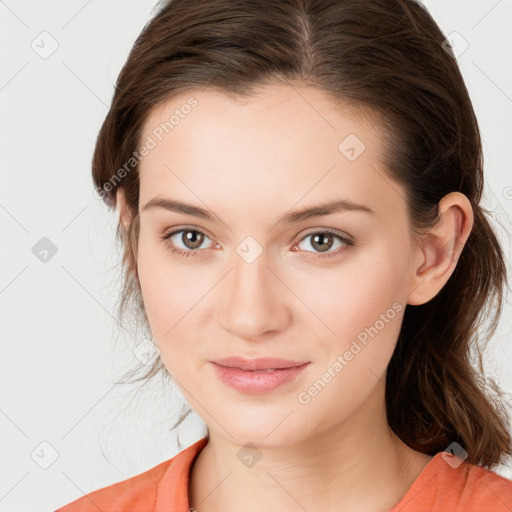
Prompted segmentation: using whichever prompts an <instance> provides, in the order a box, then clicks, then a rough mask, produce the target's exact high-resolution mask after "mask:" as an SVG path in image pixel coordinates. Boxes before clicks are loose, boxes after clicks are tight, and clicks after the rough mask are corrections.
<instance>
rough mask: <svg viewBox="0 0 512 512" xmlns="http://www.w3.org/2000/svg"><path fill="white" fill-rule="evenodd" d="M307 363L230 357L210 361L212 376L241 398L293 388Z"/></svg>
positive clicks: (308, 362)
mask: <svg viewBox="0 0 512 512" xmlns="http://www.w3.org/2000/svg"><path fill="white" fill-rule="evenodd" d="M310 363H311V361H289V360H286V359H277V358H261V359H244V358H240V357H231V358H224V359H218V360H216V361H210V364H211V365H212V366H213V369H214V371H215V374H216V376H217V377H218V378H219V379H220V380H221V381H222V382H223V383H224V384H225V385H227V386H229V387H231V388H233V389H235V390H237V391H238V392H241V393H245V394H261V393H269V392H271V391H274V390H275V389H277V388H279V387H281V386H284V385H285V384H289V385H293V382H295V386H296V385H297V383H298V380H299V379H300V378H301V376H302V375H303V372H304V370H305V368H306V367H307V366H308V365H309V364H310Z"/></svg>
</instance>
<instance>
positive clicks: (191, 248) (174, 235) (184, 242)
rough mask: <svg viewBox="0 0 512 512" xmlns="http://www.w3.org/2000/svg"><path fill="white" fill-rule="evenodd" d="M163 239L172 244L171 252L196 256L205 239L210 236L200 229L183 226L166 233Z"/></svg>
mask: <svg viewBox="0 0 512 512" xmlns="http://www.w3.org/2000/svg"><path fill="white" fill-rule="evenodd" d="M162 239H163V240H164V241H165V242H166V243H167V244H168V245H169V246H170V248H171V252H173V253H176V254H180V255H183V256H186V257H189V256H196V255H197V253H198V252H199V251H198V249H200V247H201V245H202V244H203V242H204V240H205V239H209V237H208V236H207V235H206V234H205V233H203V232H202V231H200V230H198V229H193V228H182V229H179V230H174V231H171V232H170V233H167V234H165V235H164V236H162ZM180 244H181V246H180ZM203 249H204V247H203Z"/></svg>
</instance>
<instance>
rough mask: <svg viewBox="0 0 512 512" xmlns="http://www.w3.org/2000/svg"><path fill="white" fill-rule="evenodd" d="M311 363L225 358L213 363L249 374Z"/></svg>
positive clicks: (268, 358) (279, 359)
mask: <svg viewBox="0 0 512 512" xmlns="http://www.w3.org/2000/svg"><path fill="white" fill-rule="evenodd" d="M309 362H310V361H290V360H287V359H281V358H276V357H265V358H258V359H246V358H243V357H225V358H222V359H217V360H214V361H212V363H214V364H217V365H219V366H224V367H225V368H234V369H238V370H242V371H247V372H255V373H269V372H274V371H277V370H286V369H289V368H297V367H300V366H304V365H305V364H308V363H309Z"/></svg>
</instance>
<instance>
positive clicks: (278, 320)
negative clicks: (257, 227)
mask: <svg viewBox="0 0 512 512" xmlns="http://www.w3.org/2000/svg"><path fill="white" fill-rule="evenodd" d="M275 274H277V272H276V271H275V270H273V269H272V270H271V268H270V267H269V266H268V260H267V258H266V253H265V252H263V253H262V254H261V255H260V256H259V257H258V258H257V259H256V260H255V261H253V262H251V263H248V262H247V261H245V260H244V259H243V258H241V257H240V256H239V255H238V254H236V253H235V254H234V255H233V269H232V270H231V272H229V274H228V276H226V279H225V280H223V281H224V283H222V285H221V287H220V289H219V293H220V297H219V301H220V323H221V327H223V328H224V329H226V330H227V331H229V332H230V333H232V334H233V335H235V336H237V337H238V338H240V339H244V340H254V341H257V340H259V339H262V337H263V336H264V335H268V333H270V332H278V331H281V330H284V329H286V327H287V325H288V324H289V322H290V318H291V312H290V309H289V303H288V301H287V299H286V297H287V293H286V292H287V290H286V286H285V285H284V284H283V283H282V281H281V280H280V279H279V278H278V277H277V276H276V275H275Z"/></svg>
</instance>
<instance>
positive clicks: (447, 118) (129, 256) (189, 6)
mask: <svg viewBox="0 0 512 512" xmlns="http://www.w3.org/2000/svg"><path fill="white" fill-rule="evenodd" d="M155 9H156V8H155ZM275 81H281V82H282V83H284V84H289V85H291V84H292V83H298V84H303V85H305V86H310V87H315V88H317V89H319V90H321V91H324V92H325V93H326V94H328V95H329V97H331V98H332V99H333V101H334V102H336V101H341V102H343V103H344V104H345V105H351V106H353V107H355V108H356V109H364V111H366V112H369V113H374V114H375V115H376V116H378V119H379V123H380V127H381V129H382V134H383V138H384V140H385V155H384V163H385V165H386V170H387V172H388V173H389V176H390V177H391V178H392V179H393V180H395V181H396V182H397V183H400V184H401V185H403V187H404V190H405V191H406V197H405V199H406V204H407V214H408V217H409V222H410V225H411V227H412V229H413V230H415V231H417V232H421V230H423V229H428V228H429V227H432V226H433V225H434V224H435V223H436V221H437V219H438V214H439V211H438V203H439V201H440V200H441V199H442V198H443V196H445V195H446V194H448V193H450V192H453V191H458V192H461V193H463V194H464V195H465V196H466V197H467V198H468V199H469V201H470V203H471V206H472V208H473V213H474V224H473V229H472V231H471V233H470V235H469V238H468V239H467V241H466V244H465V245H464V247H463V250H462V252H461V254H460V257H459V260H458V263H457V266H456V268H455V270H454V271H453V273H452V275H451V276H450V278H449V280H448V281H447V283H446V284H445V286H444V287H443V288H442V289H441V290H440V291H439V293H438V294H437V295H436V296H435V297H434V298H432V299H431V300H430V301H428V302H427V303H425V304H422V305H415V306H411V305H407V306H406V309H405V312H404V317H403V321H402V326H401V331H400V333H399V337H398V340H397V345H396V348H395V350H394V352H393V355H392V357H391V360H390V362H389V366H388V368H387V374H386V392H385V399H386V410H387V418H388V423H389V425H390V428H392V430H393V431H394V432H395V434H396V435H397V436H398V437H399V438H400V439H401V440H402V441H403V442H404V443H406V444H407V445H408V446H410V447H412V448H414V449H415V450H418V451H420V452H423V453H425V454H429V455H435V454H436V453H437V452H439V451H445V450H446V448H447V447H448V446H449V445H450V444H451V443H453V442H457V443H459V444H460V445H461V446H462V447H463V448H464V449H465V450H466V451H467V453H468V456H467V461H468V462H470V463H474V464H479V465H484V466H486V467H491V466H494V465H496V464H499V463H501V462H502V459H503V457H505V456H507V457H508V456H509V455H511V453H512V452H511V438H510V434H509V431H508V422H509V417H508V412H507V410H506V408H505V407H504V406H503V403H502V400H501V394H500V389H499V387H498V386H497V385H496V383H495V382H494V380H492V379H490V378H487V379H486V378H485V377H484V370H483V362H482V354H483V349H484V348H485V347H486V346H487V342H488V341H489V340H490V338H491V337H492V335H493V334H494V332H495V330H496V327H497V325H498V320H499V317H500V314H501V309H502V305H503V292H504V288H505V286H506V285H507V274H506V266H505V263H504V256H503V251H502V248H501V246H500V243H499V241H498V239H497V236H496V234H495V232H494V231H493V228H492V227H491V224H490V221H489V220H488V216H489V215H490V212H489V211H488V210H486V209H484V208H483V207H482V206H481V205H479V202H480V199H481V196H482V189H483V185H484V178H483V155H482V143H481V137H480V132H479V128H478V123H477V119H476V116H475V113H474V110H473V106H472V103H471V100H470V97H469V93H468V91H467V89H466V86H465V84H464V81H463V78H462V75H461V73H460V70H459V67H458V65H457V61H456V59H455V56H454V54H453V51H452V50H451V48H450V47H449V46H447V45H446V43H445V36H444V35H443V33H442V31H441V29H440V28H439V27H438V25H437V24H436V22H435V21H434V20H433V19H432V17H431V15H430V14H429V12H428V11H427V10H426V8H425V7H424V6H423V5H421V4H420V3H418V2H416V1H413V0H273V1H272V2H269V1H266V0H208V1H204V0H172V1H167V2H162V3H161V4H159V5H158V9H157V12H156V14H155V15H154V16H153V18H152V19H151V20H150V21H149V22H148V23H147V24H146V25H145V27H144V28H143V30H142V32H141V33H140V35H139V37H138V38H137V40H136V41H135V43H134V46H133V48H132V49H131V51H130V54H129V56H128V59H127V61H126V63H125V64H124V66H123V68H122V70H121V72H120V74H119V77H118V79H117V83H116V87H115V91H114V95H113V99H112V104H111V107H110V110H109V112H108V114H107V116H106V118H105V120H104V122H103V125H102V127H101V130H100V132H99V134H98V138H97V142H96V147H95V151H94V156H93V161H92V174H93V180H94V185H95V188H96V190H97V192H98V193H99V194H100V195H101V197H102V199H103V200H104V201H105V203H106V204H107V206H108V207H109V208H115V207H116V191H117V189H118V188H120V187H122V188H123V191H124V193H125V197H126V205H127V208H128V211H129V213H130V216H131V223H130V226H129V229H128V230H126V231H125V230H124V229H123V227H122V225H121V223H119V224H118V225H117V232H116V241H120V242H121V244H122V248H123V251H124V252H123V257H122V269H123V289H122V293H121V295H120V300H119V303H118V310H117V318H118V319H119V322H120V324H123V322H125V321H126V316H127V315H129V316H130V320H132V321H133V320H134V319H135V321H136V322H137V325H143V326H145V328H148V319H147V316H146V313H145V310H144V303H143V300H142V297H141V290H140V283H139V280H138V274H137V263H136V261H137V241H138V234H139V217H138V201H139V173H138V162H137V159H135V163H133V162H134V154H135V153H134V151H135V150H136V149H137V148H138V147H139V146H140V145H141V143H142V140H141V133H142V129H143V127H144V123H145V121H146V120H147V118H148V116H149V114H150V113H151V112H152V111H153V109H154V108H155V107H156V106H159V105H161V104H163V103H164V102H166V101H168V100H169V99H171V98H173V97H176V96H177V95H179V94H184V93H189V94H191V92H193V91H194V90H198V89H204V88H206V87H210V88H214V89H217V90H219V91H222V92H223V93H225V94H227V95H230V94H231V95H238V96H250V95H251V94H254V91H255V90H256V89H257V88H258V87H259V86H264V85H266V84H270V83H272V82H275ZM127 162H130V168H129V169H127V167H126V164H127ZM122 169H124V170H125V172H124V173H123V172H121V171H122ZM119 176H120V177H122V180H121V179H119ZM491 312H493V314H491ZM486 319H490V323H489V326H488V328H487V329H486V330H485V331H484V332H479V330H480V328H481V327H482V326H483V325H484V320H486ZM473 356H476V359H477V363H478V364H477V366H478V369H477V368H476V365H475V363H474V362H472V357H473ZM146 369H147V367H146ZM162 370H163V371H164V373H165V366H164V365H163V362H162V360H161V359H160V357H159V356H158V355H157V356H156V358H155V360H154V361H153V363H152V365H151V366H150V367H149V369H147V371H146V373H145V374H144V375H143V376H142V377H140V378H138V379H135V381H143V382H144V383H145V382H147V381H148V380H149V379H151V378H152V377H153V376H155V375H156V374H158V373H160V372H161V371H162ZM133 374H134V373H133V372H132V373H131V374H130V376H133ZM491 389H492V392H491ZM189 412H190V409H189V410H188V412H187V414H188V413H189ZM182 420H183V417H182V418H181V419H180V421H179V422H178V423H177V424H176V425H178V424H179V423H180V422H181V421H182ZM176 425H175V426H176ZM173 428H174V427H173ZM208 436H209V432H208Z"/></svg>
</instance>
